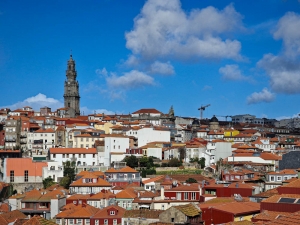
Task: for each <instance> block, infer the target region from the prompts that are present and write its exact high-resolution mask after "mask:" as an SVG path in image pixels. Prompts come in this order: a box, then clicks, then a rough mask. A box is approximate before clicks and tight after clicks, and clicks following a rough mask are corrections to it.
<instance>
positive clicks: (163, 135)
mask: <svg viewBox="0 0 300 225" xmlns="http://www.w3.org/2000/svg"><path fill="white" fill-rule="evenodd" d="M170 135H171V132H170V131H168V130H154V129H153V128H152V127H146V128H145V127H144V128H142V129H140V130H138V147H141V146H144V145H146V144H147V143H149V142H155V141H161V142H170Z"/></svg>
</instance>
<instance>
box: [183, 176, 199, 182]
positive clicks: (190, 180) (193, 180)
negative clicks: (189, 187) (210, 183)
mask: <svg viewBox="0 0 300 225" xmlns="http://www.w3.org/2000/svg"><path fill="white" fill-rule="evenodd" d="M185 182H187V183H198V182H197V180H196V179H194V178H191V177H190V178H189V179H187V180H186V181H185Z"/></svg>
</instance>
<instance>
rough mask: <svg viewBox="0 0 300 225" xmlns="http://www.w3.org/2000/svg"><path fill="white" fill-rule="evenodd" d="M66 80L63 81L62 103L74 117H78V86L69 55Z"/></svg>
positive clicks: (73, 65) (73, 64)
mask: <svg viewBox="0 0 300 225" xmlns="http://www.w3.org/2000/svg"><path fill="white" fill-rule="evenodd" d="M66 76H67V80H66V81H65V91H64V101H65V108H71V109H73V110H74V111H75V116H79V115H80V96H79V84H78V81H77V80H76V77H77V72H76V70H75V61H74V60H73V58H72V55H70V59H69V60H68V65H67V71H66Z"/></svg>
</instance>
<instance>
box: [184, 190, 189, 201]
mask: <svg viewBox="0 0 300 225" xmlns="http://www.w3.org/2000/svg"><path fill="white" fill-rule="evenodd" d="M188 199H189V193H188V192H184V200H188Z"/></svg>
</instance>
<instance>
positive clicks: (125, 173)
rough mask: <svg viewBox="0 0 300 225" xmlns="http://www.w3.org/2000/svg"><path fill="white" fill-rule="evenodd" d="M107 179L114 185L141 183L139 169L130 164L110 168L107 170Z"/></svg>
mask: <svg viewBox="0 0 300 225" xmlns="http://www.w3.org/2000/svg"><path fill="white" fill-rule="evenodd" d="M105 175H106V180H107V181H108V182H109V183H111V184H112V185H113V186H121V187H122V186H126V185H128V183H129V184H136V185H138V186H140V185H141V176H140V173H139V172H138V171H136V170H135V169H132V168H131V167H129V166H126V167H123V168H120V169H114V168H110V169H109V170H106V171H105Z"/></svg>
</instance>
